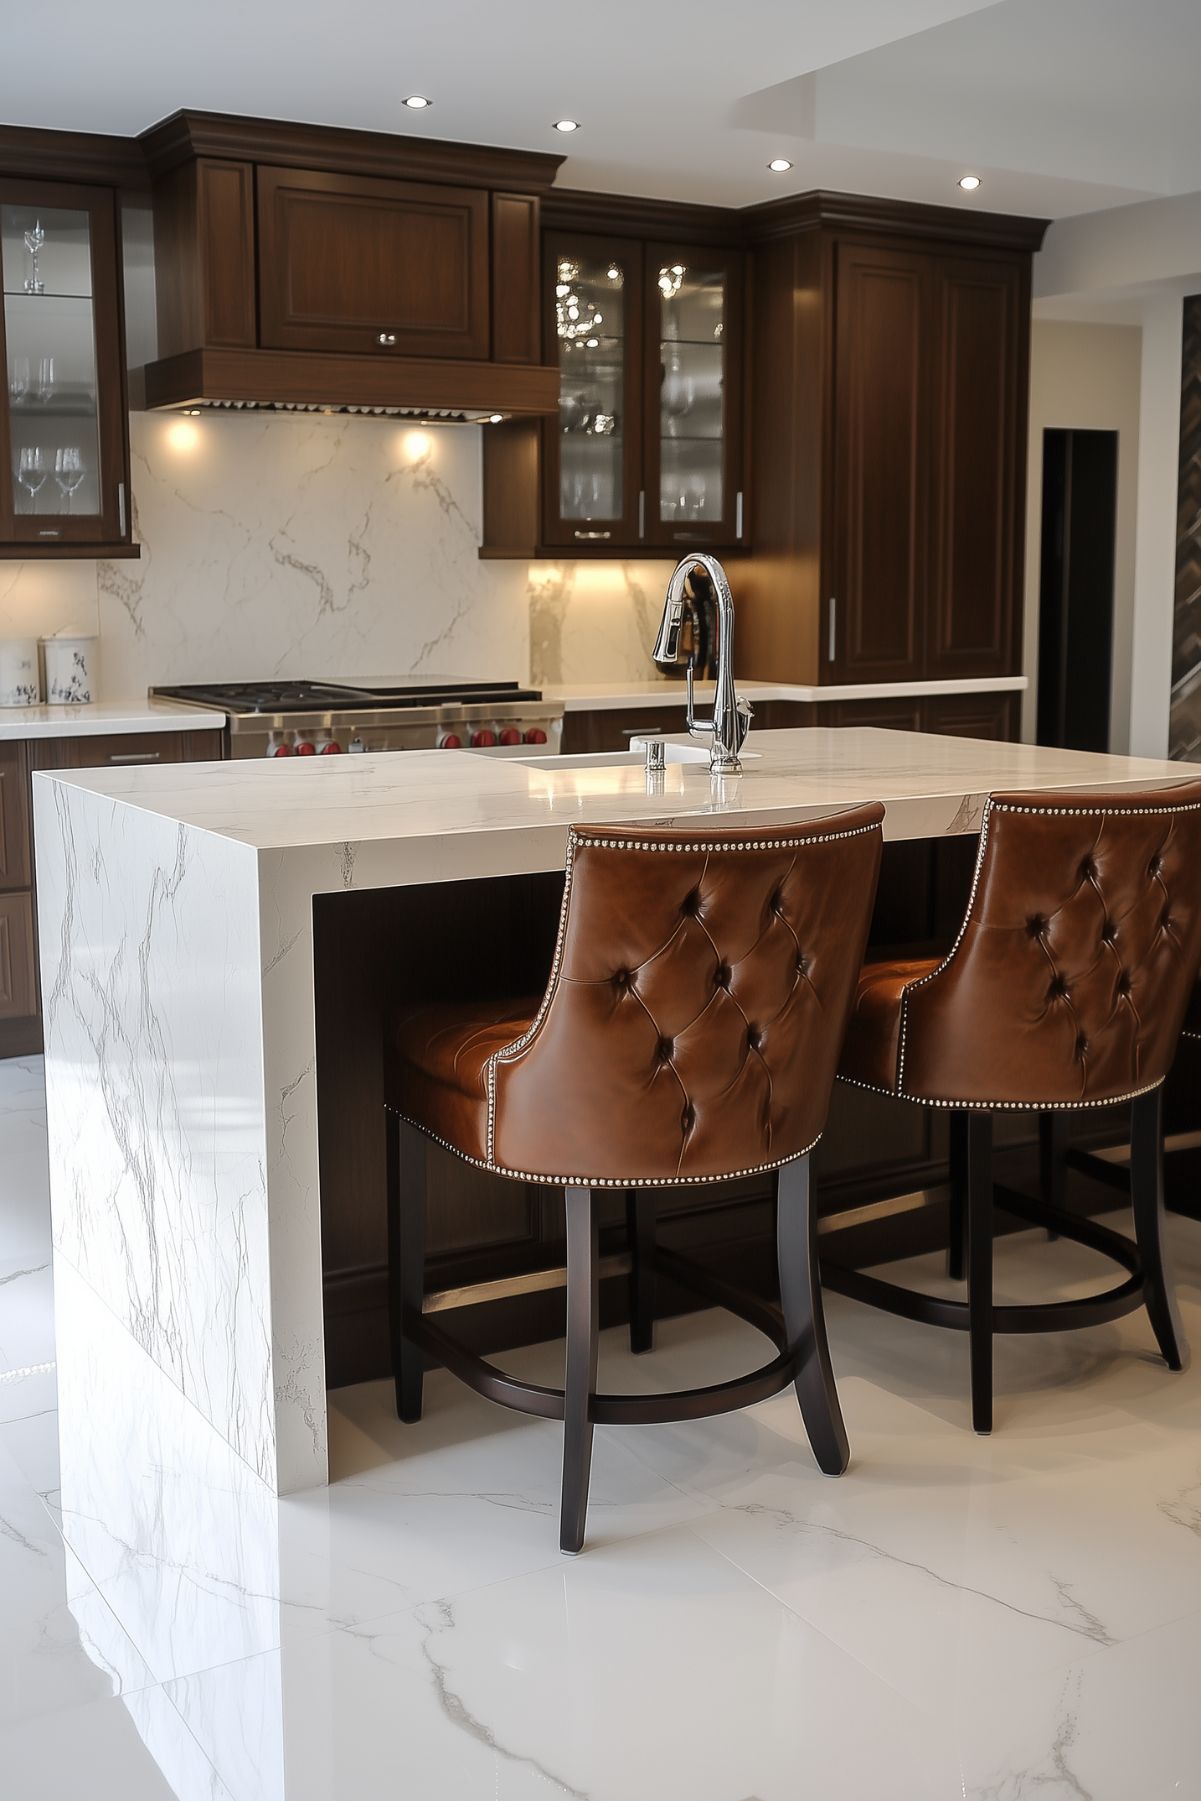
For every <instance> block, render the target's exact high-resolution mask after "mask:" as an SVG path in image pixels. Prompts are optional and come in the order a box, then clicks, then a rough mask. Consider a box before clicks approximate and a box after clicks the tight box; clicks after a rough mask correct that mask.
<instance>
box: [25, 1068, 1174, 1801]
mask: <svg viewBox="0 0 1201 1801" xmlns="http://www.w3.org/2000/svg"><path fill="white" fill-rule="evenodd" d="M1172 1237H1173V1241H1174V1245H1175V1249H1176V1255H1177V1263H1178V1270H1179V1275H1180V1287H1181V1297H1182V1302H1183V1310H1184V1315H1185V1320H1186V1325H1187V1326H1188V1327H1189V1328H1190V1329H1191V1332H1192V1336H1193V1338H1194V1340H1195V1341H1198V1343H1199V1345H1201V1227H1197V1226H1193V1225H1191V1224H1189V1223H1187V1222H1184V1221H1176V1222H1173V1231H1172ZM927 1273H928V1276H929V1280H930V1281H931V1283H939V1282H940V1281H941V1278H940V1277H939V1275H938V1274H937V1272H936V1271H935V1270H934V1269H933V1266H931V1267H930V1269H929V1271H928V1272H927ZM1098 1273H1099V1272H1098V1270H1097V1268H1096V1267H1095V1264H1094V1262H1093V1260H1092V1259H1091V1258H1089V1257H1088V1255H1087V1254H1086V1253H1083V1252H1080V1251H1077V1250H1076V1249H1075V1248H1073V1247H1070V1246H1066V1245H1062V1244H1060V1245H1053V1246H1052V1245H1047V1244H1045V1243H1043V1242H1041V1241H1040V1240H1039V1239H1037V1238H1036V1237H1034V1236H1033V1235H1028V1236H1024V1237H1022V1238H1021V1239H1017V1240H1010V1241H1008V1242H1006V1243H1005V1244H1004V1245H1003V1246H1002V1247H1001V1250H1000V1256H999V1278H998V1286H999V1288H1002V1289H1004V1290H1005V1291H1006V1292H1007V1293H1011V1294H1013V1295H1018V1294H1031V1295H1033V1294H1040V1295H1044V1296H1045V1295H1046V1294H1047V1293H1048V1292H1049V1290H1050V1289H1051V1288H1052V1287H1054V1288H1055V1289H1056V1290H1058V1291H1062V1292H1078V1291H1080V1289H1081V1287H1082V1286H1083V1285H1085V1284H1087V1283H1088V1282H1089V1281H1090V1280H1094V1279H1095V1277H1096V1275H1097V1274H1098ZM52 1281H53V1283H54V1284H55V1285H56V1286H57V1290H58V1293H57V1302H58V1308H59V1314H60V1326H59V1332H60V1337H59V1342H58V1354H57V1357H56V1346H55V1341H54V1336H53V1330H52ZM830 1313H831V1327H832V1338H833V1343H834V1349H835V1356H836V1361H837V1367H838V1372H839V1376H840V1381H841V1387H842V1393H843V1398H844V1403H845V1407H846V1412H847V1417H848V1423H849V1427H850V1431H851V1437H852V1445H853V1451H854V1455H855V1462H854V1463H853V1465H852V1469H851V1471H850V1472H849V1473H848V1475H847V1476H846V1477H845V1478H843V1480H842V1481H840V1482H831V1481H829V1480H826V1479H824V1478H822V1477H820V1476H819V1475H818V1474H817V1473H816V1472H815V1470H814V1467H813V1464H812V1460H811V1458H810V1456H809V1453H808V1450H807V1448H806V1446H805V1443H804V1439H803V1436H802V1433H801V1431H800V1427H799V1422H798V1419H797V1416H796V1412H795V1408H794V1406H793V1405H792V1404H791V1402H790V1400H789V1398H788V1397H786V1396H781V1397H779V1398H777V1399H776V1400H775V1401H772V1402H768V1403H766V1404H764V1405H763V1406H760V1407H758V1408H755V1409H754V1410H752V1411H751V1412H748V1413H745V1414H740V1415H734V1416H732V1417H729V1418H727V1419H724V1420H711V1421H707V1422H702V1423H699V1424H696V1425H686V1426H665V1427H643V1428H630V1429H626V1430H625V1431H620V1432H619V1431H617V1430H602V1431H600V1432H599V1433H598V1435H597V1436H598V1445H597V1455H596V1468H595V1473H594V1481H593V1503H592V1509H591V1514H590V1520H589V1527H590V1534H589V1547H588V1549H587V1551H586V1552H585V1554H584V1555H583V1556H582V1557H579V1558H577V1559H574V1560H565V1559H563V1558H562V1557H560V1555H559V1553H558V1551H557V1549H556V1519H555V1513H556V1495H557V1484H558V1457H559V1431H558V1428H557V1427H556V1426H554V1425H553V1424H549V1423H545V1422H541V1421H533V1420H525V1419H520V1418H518V1417H517V1416H514V1415H510V1414H505V1413H502V1412H500V1411H499V1410H497V1409H494V1408H492V1407H490V1406H489V1405H488V1404H487V1403H485V1402H483V1401H480V1400H477V1399H476V1398H475V1397H474V1396H472V1395H470V1394H469V1393H467V1392H466V1391H465V1390H464V1389H462V1388H461V1387H460V1386H459V1385H458V1384H456V1383H454V1382H453V1381H452V1380H451V1379H450V1378H448V1377H446V1376H444V1375H441V1374H438V1375H435V1376H433V1377H432V1378H431V1379H430V1381H429V1384H428V1389H427V1395H428V1404H427V1413H426V1418H425V1420H424V1421H423V1422H422V1423H421V1424H420V1425H419V1426H416V1427H407V1428H406V1427H402V1426H400V1425H399V1424H398V1423H397V1421H396V1419H395V1417H394V1416H393V1414H392V1412H391V1408H390V1396H389V1391H388V1387H387V1385H386V1384H381V1383H371V1384H366V1385H364V1386H363V1387H361V1388H357V1389H350V1390H343V1391H341V1392H340V1393H339V1394H338V1395H337V1396H336V1397H335V1399H334V1405H333V1409H332V1434H331V1437H332V1447H333V1460H334V1468H335V1471H336V1473H337V1480H336V1481H335V1482H334V1484H333V1485H332V1486H331V1487H330V1488H329V1489H327V1490H323V1491H318V1492H315V1493H310V1494H306V1495H300V1496H295V1497H292V1498H290V1499H288V1500H285V1501H280V1502H277V1501H275V1500H273V1499H272V1498H271V1497H270V1496H269V1495H268V1494H267V1493H266V1491H265V1489H264V1488H263V1486H262V1484H261V1483H260V1482H259V1480H258V1479H257V1477H256V1476H255V1475H254V1474H253V1473H252V1471H251V1470H250V1469H249V1468H248V1466H247V1465H245V1464H244V1463H242V1462H241V1461H240V1460H239V1459H238V1458H237V1457H236V1456H234V1454H233V1453H232V1452H230V1451H229V1450H228V1448H227V1447H226V1446H224V1445H223V1444H222V1443H221V1442H220V1441H218V1440H217V1439H215V1437H214V1435H213V1433H212V1432H211V1429H210V1428H209V1427H208V1426H207V1425H206V1423H205V1422H204V1420H203V1419H202V1418H201V1416H200V1414H199V1413H198V1412H197V1411H196V1410H195V1409H194V1408H193V1407H192V1406H191V1405H190V1404H189V1403H188V1402H187V1401H185V1400H184V1399H183V1397H182V1396H181V1395H180V1394H179V1393H178V1391H177V1390H176V1389H174V1388H173V1387H172V1385H171V1384H170V1383H169V1382H167V1381H166V1379H165V1378H163V1377H161V1376H159V1374H158V1372H157V1371H155V1370H154V1369H153V1366H151V1365H149V1363H148V1362H146V1361H144V1360H141V1359H140V1354H139V1353H136V1352H134V1353H130V1352H129V1350H128V1349H127V1348H126V1349H125V1351H124V1353H123V1352H122V1347H123V1346H124V1347H128V1343H129V1341H128V1339H127V1338H126V1337H125V1335H124V1334H123V1333H120V1334H115V1335H112V1338H111V1342H110V1338H109V1337H108V1336H106V1334H107V1331H108V1324H107V1322H108V1316H107V1314H106V1313H105V1310H104V1308H103V1307H102V1306H101V1305H100V1303H99V1302H98V1301H97V1300H96V1299H95V1297H94V1296H93V1295H92V1294H91V1292H90V1291H89V1290H88V1289H87V1287H86V1286H85V1285H84V1284H83V1283H82V1282H80V1280H79V1278H78V1277H77V1276H76V1275H75V1274H74V1272H73V1271H72V1270H71V1268H70V1266H69V1265H66V1264H63V1263H61V1262H60V1264H59V1266H58V1268H57V1269H52V1267H51V1252H50V1245H49V1231H48V1224H47V1207H46V1196H45V1174H44V1120H43V1113H42V1096H41V1080H40V1070H39V1067H38V1065H37V1064H36V1063H33V1062H26V1063H21V1062H18V1063H11V1062H10V1063H7V1064H0V1795H2V1796H3V1797H4V1801H66V1798H67V1797H70V1798H71V1801H110V1798H111V1801H168V1798H169V1797H172V1796H175V1797H179V1798H180V1801H199V1798H204V1801H230V1798H231V1797H232V1798H233V1801H343V1798H346V1801H383V1798H385V1797H387V1798H388V1801H397V1798H400V1797H404V1798H405V1801H407V1798H408V1797H414V1798H419V1801H426V1798H427V1797H428V1798H430V1801H548V1798H549V1797H553V1796H574V1797H583V1796H586V1797H589V1798H590V1801H675V1798H676V1797H679V1798H680V1801H798V1798H801V1797H805V1798H808V1797H814V1798H817V1797H820V1798H821V1801H909V1798H910V1797H912V1798H913V1801H944V1798H945V1801H951V1798H952V1797H959V1798H960V1801H962V1798H963V1797H969V1796H970V1797H973V1798H974V1801H1020V1798H1023V1797H1038V1801H1061V1798H1062V1801H1068V1798H1069V1797H1071V1798H1074V1801H1080V1798H1082V1797H1083V1798H1086V1801H1166V1798H1167V1797H1168V1796H1173V1797H1186V1798H1198V1797H1201V1709H1199V1708H1198V1693H1199V1676H1198V1672H1199V1670H1201V1367H1199V1369H1198V1370H1194V1371H1193V1372H1191V1373H1186V1374H1185V1375H1183V1376H1171V1375H1169V1374H1168V1373H1167V1372H1165V1370H1164V1369H1163V1367H1162V1365H1161V1364H1160V1363H1159V1362H1158V1361H1157V1360H1156V1358H1155V1357H1154V1356H1153V1355H1152V1354H1151V1337H1150V1333H1149V1330H1148V1327H1147V1325H1146V1322H1145V1321H1144V1320H1143V1319H1141V1318H1137V1317H1136V1318H1133V1319H1131V1320H1128V1321H1124V1322H1123V1323H1122V1324H1121V1326H1118V1327H1111V1328H1106V1329H1104V1330H1098V1331H1095V1332H1090V1333H1087V1334H1082V1335H1080V1336H1078V1337H1076V1338H1073V1339H1066V1338H1060V1339H1052V1338H1029V1339H1018V1340H1010V1341H1007V1342H1005V1343H1004V1344H1003V1345H1002V1346H1001V1348H1000V1350H999V1353H998V1359H997V1365H998V1407H997V1430H996V1432H995V1434H994V1435H993V1437H992V1438H991V1439H987V1440H985V1439H977V1438H975V1437H974V1436H973V1435H972V1434H971V1432H970V1431H969V1430H968V1429H967V1424H966V1395H965V1387H966V1372H965V1368H964V1346H963V1344H962V1342H961V1341H960V1340H959V1339H958V1338H955V1337H952V1336H951V1335H950V1334H945V1333H938V1332H935V1331H932V1330H929V1329H927V1328H923V1327H920V1326H916V1325H910V1324H906V1323H904V1322H901V1321H894V1320H888V1319H885V1318H884V1317H883V1316H878V1315H874V1314H871V1313H868V1312H867V1311H865V1310H864V1309H861V1308H857V1307H854V1306H853V1305H852V1304H851V1303H849V1302H848V1303H842V1302H838V1301H833V1302H832V1303H831V1307H830ZM658 1343H659V1348H658V1349H657V1351H656V1353H655V1355H654V1356H653V1357H651V1358H649V1359H647V1358H643V1359H637V1360H634V1359H631V1358H629V1357H628V1355H627V1354H626V1353H625V1351H624V1348H623V1345H622V1341H621V1335H620V1334H616V1333H610V1334H608V1335H607V1336H606V1339H605V1342H604V1345H603V1351H602V1360H603V1364H604V1369H605V1375H606V1379H607V1380H609V1381H611V1382H612V1383H613V1384H614V1385H615V1386H622V1387H627V1388H628V1387H632V1386H635V1385H638V1386H646V1387H649V1386H658V1385H663V1386H668V1385H674V1384H682V1383H684V1382H692V1381H696V1380H706V1379H709V1378H711V1377H716V1376H718V1375H719V1374H729V1373H732V1371H733V1370H734V1368H735V1367H737V1366H741V1367H744V1368H745V1367H747V1366H748V1365H749V1362H750V1360H751V1359H752V1358H755V1357H758V1356H759V1354H760V1351H761V1345H760V1343H759V1341H758V1340H756V1339H755V1337H754V1335H753V1334H751V1333H749V1332H748V1331H747V1330H746V1329H744V1328H743V1327H741V1326H740V1325H737V1324H733V1323H730V1322H729V1321H727V1320H726V1319H725V1318H723V1317H722V1316H720V1315H716V1314H707V1315H704V1316H700V1317H696V1318H693V1319H690V1320H688V1321H684V1322H673V1323H669V1324H668V1325H667V1326H665V1327H661V1328H660V1330H659V1339H658ZM100 1346H103V1349H104V1355H102V1356H98V1355H94V1354H93V1353H94V1352H95V1351H96V1350H97V1348H98V1347H100ZM123 1354H124V1356H125V1358H126V1362H125V1364H124V1365H122V1363H121V1357H122V1355H123ZM558 1354H559V1348H558V1347H554V1346H548V1347H540V1348H538V1349H535V1350H532V1351H528V1352H525V1353H521V1354H519V1355H517V1356H515V1357H514V1358H513V1359H511V1361H512V1362H513V1364H514V1365H515V1366H517V1367H520V1368H521V1369H522V1370H523V1371H525V1372H527V1373H529V1374H531V1375H534V1376H539V1375H541V1377H542V1378H543V1379H546V1380H553V1379H554V1366H555V1362H556V1357H557V1355H558ZM56 1363H57V1368H56ZM100 1371H103V1374H100V1373H99V1372H100Z"/></svg>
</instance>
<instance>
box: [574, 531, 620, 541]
mask: <svg viewBox="0 0 1201 1801" xmlns="http://www.w3.org/2000/svg"><path fill="white" fill-rule="evenodd" d="M572 536H573V537H576V538H582V539H584V540H586V541H591V540H592V539H594V538H611V537H612V536H613V533H612V532H581V531H577V532H573V533H572Z"/></svg>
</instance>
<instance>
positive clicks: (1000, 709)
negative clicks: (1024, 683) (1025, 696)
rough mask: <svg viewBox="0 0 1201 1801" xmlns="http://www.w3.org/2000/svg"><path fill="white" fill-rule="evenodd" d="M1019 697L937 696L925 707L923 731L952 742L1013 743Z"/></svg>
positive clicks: (1015, 735)
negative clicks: (990, 741)
mask: <svg viewBox="0 0 1201 1801" xmlns="http://www.w3.org/2000/svg"><path fill="white" fill-rule="evenodd" d="M1021 703H1022V697H1021V695H1020V694H1010V693H1001V694H938V695H932V696H930V697H929V698H928V699H927V700H926V701H925V702H924V703H923V710H922V729H923V730H924V731H927V732H939V733H942V734H945V735H946V736H947V737H951V738H996V739H998V740H1001V741H1004V742H1009V743H1012V742H1014V741H1015V740H1016V739H1017V738H1018V737H1019V736H1020V733H1019V730H1018V725H1019V718H1020V714H1021Z"/></svg>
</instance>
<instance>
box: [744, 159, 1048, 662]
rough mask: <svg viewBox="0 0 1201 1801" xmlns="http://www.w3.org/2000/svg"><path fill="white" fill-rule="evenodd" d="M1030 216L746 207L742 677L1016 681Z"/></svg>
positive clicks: (825, 199) (806, 202) (856, 203)
mask: <svg viewBox="0 0 1201 1801" xmlns="http://www.w3.org/2000/svg"><path fill="white" fill-rule="evenodd" d="M1044 229H1045V227H1044V225H1043V223H1042V222H1041V221H1039V220H1023V219H1011V218H1005V217H1002V216H997V215H985V214H972V215H966V214H965V213H963V212H961V211H960V210H959V209H955V208H942V207H919V206H907V205H902V204H900V203H890V202H883V201H871V200H866V199H865V200H854V199H850V198H848V197H846V196H837V195H821V194H818V195H807V196H802V197H801V198H800V199H798V200H795V201H789V202H782V203H773V205H772V206H769V207H764V208H757V209H753V210H752V212H751V214H750V215H748V230H749V233H750V235H751V237H752V239H753V240H756V239H757V247H756V249H755V253H754V261H753V267H752V287H753V293H754V324H753V332H752V335H753V340H754V347H755V357H754V384H753V394H752V401H753V425H752V446H751V448H752V456H753V460H754V467H755V469H756V485H755V492H754V496H753V506H752V512H751V538H752V544H753V550H754V554H753V556H752V557H750V558H749V559H748V560H747V561H746V562H745V563H743V564H740V565H739V566H738V568H737V570H736V576H735V580H736V598H737V600H738V601H739V603H740V617H739V664H740V670H741V673H742V674H744V675H746V676H757V677H760V678H763V679H767V680H771V679H773V678H774V679H783V680H787V681H799V682H876V681H897V680H908V681H914V680H924V679H929V680H934V679H948V678H965V677H977V676H982V677H988V676H998V675H1010V674H1015V673H1017V671H1018V669H1019V666H1020V655H1021V605H1020V584H1021V566H1022V523H1023V521H1022V504H1021V498H1022V494H1023V485H1024V477H1025V457H1026V388H1027V370H1028V356H1029V297H1030V259H1031V255H1032V252H1033V251H1034V250H1035V249H1037V247H1038V244H1039V243H1040V242H1041V239H1042V234H1043V231H1044Z"/></svg>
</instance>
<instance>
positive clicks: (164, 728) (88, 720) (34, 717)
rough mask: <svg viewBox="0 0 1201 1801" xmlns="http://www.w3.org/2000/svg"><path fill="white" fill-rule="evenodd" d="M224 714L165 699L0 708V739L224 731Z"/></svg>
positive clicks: (99, 701) (101, 736)
mask: <svg viewBox="0 0 1201 1801" xmlns="http://www.w3.org/2000/svg"><path fill="white" fill-rule="evenodd" d="M224 729H225V714H224V713H211V712H207V711H205V710H203V709H202V708H200V707H181V706H179V705H177V704H176V703H175V702H174V701H169V700H119V701H112V700H97V701H93V702H92V703H91V705H89V706H86V707H51V706H41V707H0V740H3V739H14V738H104V737H111V736H115V735H116V734H117V733H119V732H185V731H192V732H206V731H224Z"/></svg>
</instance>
